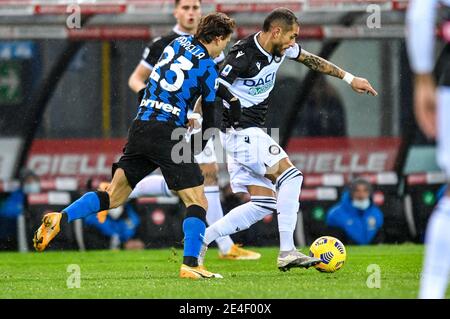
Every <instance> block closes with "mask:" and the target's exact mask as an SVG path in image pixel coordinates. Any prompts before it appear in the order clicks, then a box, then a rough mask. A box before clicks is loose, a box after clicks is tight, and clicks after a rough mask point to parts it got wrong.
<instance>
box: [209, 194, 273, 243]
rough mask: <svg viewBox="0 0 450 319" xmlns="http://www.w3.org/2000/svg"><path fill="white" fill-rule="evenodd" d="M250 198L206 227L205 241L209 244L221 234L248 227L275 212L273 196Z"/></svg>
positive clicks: (224, 234) (235, 231) (232, 232)
mask: <svg viewBox="0 0 450 319" xmlns="http://www.w3.org/2000/svg"><path fill="white" fill-rule="evenodd" d="M251 198H252V200H251V201H250V202H248V203H245V204H242V205H240V206H238V207H235V208H233V209H232V210H231V211H230V212H229V213H228V214H226V215H225V216H224V217H223V218H221V219H219V220H218V221H217V222H215V223H214V224H212V225H211V226H209V227H208V228H206V231H205V243H206V244H208V245H209V244H210V243H211V242H213V241H214V240H216V239H217V238H219V237H221V236H227V235H231V234H234V233H237V232H239V231H241V230H245V229H248V228H249V227H250V226H251V225H253V224H254V223H256V222H257V221H260V220H261V219H263V218H264V217H265V216H267V215H269V214H272V213H273V212H275V208H276V200H275V198H272V197H265V196H252V197H251Z"/></svg>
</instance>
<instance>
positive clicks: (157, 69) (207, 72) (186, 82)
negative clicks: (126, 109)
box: [136, 36, 218, 126]
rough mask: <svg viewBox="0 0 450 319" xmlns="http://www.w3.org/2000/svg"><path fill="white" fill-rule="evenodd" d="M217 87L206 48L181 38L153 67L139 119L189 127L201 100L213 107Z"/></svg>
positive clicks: (188, 37)
mask: <svg viewBox="0 0 450 319" xmlns="http://www.w3.org/2000/svg"><path fill="white" fill-rule="evenodd" d="M217 87H218V73H217V67H216V64H215V63H214V61H213V59H212V58H211V57H210V56H209V54H208V51H207V49H206V48H205V46H204V45H203V44H201V43H200V42H199V41H198V40H197V39H196V38H195V37H193V36H180V37H178V38H176V39H175V40H173V41H172V42H171V43H170V44H169V45H168V46H167V47H166V48H165V49H164V51H163V53H162V55H161V57H160V59H159V61H158V63H156V64H155V66H154V67H153V70H152V73H151V74H150V77H149V81H148V83H147V87H146V89H145V93H144V97H143V99H142V101H141V103H140V105H139V110H138V114H137V116H136V119H139V120H142V121H159V122H170V123H172V124H174V125H175V126H185V125H186V122H187V113H188V110H189V109H190V108H191V109H192V108H193V106H194V104H195V102H196V100H197V98H198V97H199V96H200V95H201V96H202V104H203V105H210V103H213V102H214V100H215V97H216V89H217Z"/></svg>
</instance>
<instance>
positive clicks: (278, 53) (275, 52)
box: [272, 44, 283, 58]
mask: <svg viewBox="0 0 450 319" xmlns="http://www.w3.org/2000/svg"><path fill="white" fill-rule="evenodd" d="M282 48H283V46H282V45H281V44H277V45H274V46H273V50H272V51H273V55H274V56H276V57H279V58H281V57H282V56H283V53H281V51H282Z"/></svg>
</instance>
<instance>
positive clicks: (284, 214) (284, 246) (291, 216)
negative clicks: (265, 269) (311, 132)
mask: <svg viewBox="0 0 450 319" xmlns="http://www.w3.org/2000/svg"><path fill="white" fill-rule="evenodd" d="M302 182H303V175H302V173H300V171H299V170H298V169H297V168H295V167H291V168H289V169H287V170H286V171H284V172H283V174H281V175H280V176H279V177H278V178H277V181H276V186H277V188H278V192H277V195H278V198H277V213H278V230H279V232H280V251H291V250H294V249H296V248H295V244H294V230H295V226H296V225H297V213H298V210H299V207H300V204H299V198H300V190H301V187H302Z"/></svg>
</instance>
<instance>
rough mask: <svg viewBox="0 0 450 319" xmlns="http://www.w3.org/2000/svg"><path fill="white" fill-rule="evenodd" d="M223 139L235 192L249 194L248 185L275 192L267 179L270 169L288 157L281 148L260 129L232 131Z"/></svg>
mask: <svg viewBox="0 0 450 319" xmlns="http://www.w3.org/2000/svg"><path fill="white" fill-rule="evenodd" d="M220 136H221V140H222V145H223V147H224V148H225V151H226V154H227V162H228V163H227V164H228V165H227V166H228V172H229V174H230V181H231V189H232V190H233V192H234V193H240V192H248V191H247V186H249V185H255V186H262V187H266V188H269V189H272V190H273V191H275V185H274V184H272V182H271V180H270V179H268V178H266V177H264V175H265V174H266V171H267V168H268V167H272V166H274V165H275V164H276V163H278V162H279V161H281V160H282V159H283V158H286V157H288V156H287V154H286V152H285V151H284V150H283V149H282V148H281V146H280V145H278V143H277V142H275V140H274V139H273V138H272V137H270V136H269V135H268V134H267V133H266V132H264V130H262V129H260V128H257V127H250V128H246V129H243V130H239V131H235V130H229V131H227V133H222V134H220Z"/></svg>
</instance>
